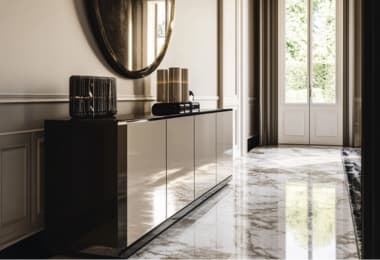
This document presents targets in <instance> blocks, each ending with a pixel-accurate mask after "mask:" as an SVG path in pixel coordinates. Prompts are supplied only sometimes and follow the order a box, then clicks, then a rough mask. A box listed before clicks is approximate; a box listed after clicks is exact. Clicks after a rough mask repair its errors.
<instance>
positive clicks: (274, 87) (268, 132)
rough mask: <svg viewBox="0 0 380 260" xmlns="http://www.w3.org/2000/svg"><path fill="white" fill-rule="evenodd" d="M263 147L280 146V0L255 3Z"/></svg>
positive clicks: (261, 140)
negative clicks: (257, 26) (257, 27)
mask: <svg viewBox="0 0 380 260" xmlns="http://www.w3.org/2000/svg"><path fill="white" fill-rule="evenodd" d="M256 1H257V4H256V5H255V6H256V8H257V9H258V10H257V12H256V14H257V15H258V17H259V19H258V20H259V21H258V24H259V29H258V32H257V34H258V37H257V39H258V40H257V43H256V44H257V45H256V46H258V48H259V50H260V54H259V59H256V61H255V62H258V63H259V64H257V65H258V66H255V67H257V68H259V69H258V73H257V74H258V75H257V77H256V78H257V79H256V81H255V82H256V86H258V88H259V104H260V113H259V114H260V133H259V134H260V145H262V146H263V145H277V144H278V0H256Z"/></svg>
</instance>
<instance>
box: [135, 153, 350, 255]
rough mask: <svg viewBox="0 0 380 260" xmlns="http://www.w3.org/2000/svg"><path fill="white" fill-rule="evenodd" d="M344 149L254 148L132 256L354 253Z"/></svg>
mask: <svg viewBox="0 0 380 260" xmlns="http://www.w3.org/2000/svg"><path fill="white" fill-rule="evenodd" d="M342 167H343V166H342V158H341V151H340V149H338V148H321V147H310V148H308V147H295V146H281V147H273V148H260V149H255V150H254V151H253V152H252V153H250V154H248V155H247V156H246V157H243V158H240V159H238V160H236V162H235V167H234V168H235V172H234V178H233V180H232V181H231V183H230V184H229V185H227V186H226V187H225V188H224V189H222V190H221V191H220V192H218V193H217V194H215V195H214V196H213V197H212V198H210V199H209V200H208V201H206V202H205V203H204V204H202V205H201V206H200V207H198V208H197V209H196V210H194V211H193V212H191V213H190V214H189V215H187V216H186V217H185V218H183V219H182V220H180V221H179V222H178V223H177V224H175V225H174V226H172V227H171V228H170V229H168V230H167V231H165V232H164V233H163V234H161V235H160V236H159V237H157V238H156V239H155V240H153V241H152V242H151V243H150V244H148V245H147V246H145V247H144V248H142V249H141V250H140V251H139V252H137V253H136V254H135V255H134V256H132V258H134V259H139V258H142V259H152V258H153V259H158V258H163V259H240V258H244V259H246V258H259V259H355V258H358V254H357V247H356V241H355V235H354V229H353V223H352V216H351V212H350V205H349V198H348V194H347V188H346V186H345V185H347V183H346V181H345V178H344V175H343V168H342Z"/></svg>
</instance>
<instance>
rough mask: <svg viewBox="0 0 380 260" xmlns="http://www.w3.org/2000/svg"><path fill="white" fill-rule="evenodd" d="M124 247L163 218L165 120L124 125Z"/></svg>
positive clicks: (164, 204)
mask: <svg viewBox="0 0 380 260" xmlns="http://www.w3.org/2000/svg"><path fill="white" fill-rule="evenodd" d="M127 145H128V149H127V151H128V156H127V157H128V158H127V161H128V166H127V183H128V184H127V186H128V199H127V208H128V213H127V216H128V218H127V223H128V225H127V226H128V238H127V239H128V242H127V244H128V246H129V245H131V244H132V243H133V242H135V241H136V240H138V239H139V238H141V237H142V236H143V235H144V234H145V233H147V232H148V231H150V230H151V229H152V228H154V227H156V226H157V225H159V224H160V223H161V222H163V221H165V219H166V121H165V120H159V121H152V122H141V123H131V124H128V142H127Z"/></svg>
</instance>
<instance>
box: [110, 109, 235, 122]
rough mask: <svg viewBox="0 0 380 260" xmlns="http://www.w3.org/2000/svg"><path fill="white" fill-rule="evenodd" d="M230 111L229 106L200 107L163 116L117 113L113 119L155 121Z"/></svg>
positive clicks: (121, 120)
mask: <svg viewBox="0 0 380 260" xmlns="http://www.w3.org/2000/svg"><path fill="white" fill-rule="evenodd" d="M227 111H232V109H230V108H220V109H202V110H200V111H197V112H189V113H181V114H172V115H164V116H155V115H153V114H151V113H148V114H140V115H135V114H129V115H117V116H116V117H115V119H116V120H117V121H118V122H126V123H130V122H139V121H155V120H164V119H170V118H177V117H186V116H194V115H202V114H211V113H220V112H227Z"/></svg>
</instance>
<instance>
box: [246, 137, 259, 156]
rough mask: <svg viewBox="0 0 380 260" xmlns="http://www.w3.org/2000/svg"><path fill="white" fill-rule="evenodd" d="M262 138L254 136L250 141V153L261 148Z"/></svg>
mask: <svg viewBox="0 0 380 260" xmlns="http://www.w3.org/2000/svg"><path fill="white" fill-rule="evenodd" d="M259 143H260V138H259V136H258V135H254V136H252V137H250V138H249V139H248V152H249V151H251V150H252V149H253V148H255V147H257V146H259Z"/></svg>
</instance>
